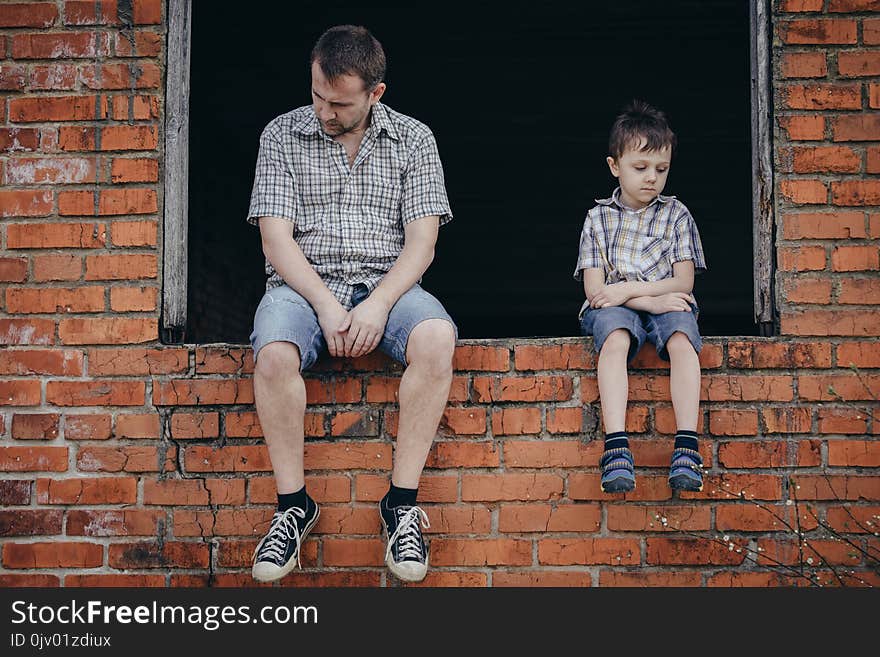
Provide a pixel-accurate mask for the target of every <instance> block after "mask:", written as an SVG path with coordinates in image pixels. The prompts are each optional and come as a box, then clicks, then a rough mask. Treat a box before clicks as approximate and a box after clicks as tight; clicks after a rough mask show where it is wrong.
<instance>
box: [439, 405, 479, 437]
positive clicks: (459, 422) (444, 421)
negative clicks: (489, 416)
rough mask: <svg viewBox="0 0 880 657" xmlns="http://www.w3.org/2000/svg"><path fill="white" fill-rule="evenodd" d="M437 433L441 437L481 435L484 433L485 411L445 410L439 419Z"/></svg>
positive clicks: (468, 409) (472, 409) (469, 409)
mask: <svg viewBox="0 0 880 657" xmlns="http://www.w3.org/2000/svg"><path fill="white" fill-rule="evenodd" d="M438 431H439V433H440V434H441V435H443V436H453V435H455V436H467V435H471V436H473V435H482V434H484V433H486V410H485V409H483V408H447V409H446V410H445V411H444V412H443V417H441V418H440V425H439V427H438Z"/></svg>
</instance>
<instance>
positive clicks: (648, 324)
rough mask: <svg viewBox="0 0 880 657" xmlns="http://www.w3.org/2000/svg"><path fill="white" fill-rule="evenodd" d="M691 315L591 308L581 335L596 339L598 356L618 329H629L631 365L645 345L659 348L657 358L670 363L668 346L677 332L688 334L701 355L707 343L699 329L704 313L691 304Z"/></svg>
mask: <svg viewBox="0 0 880 657" xmlns="http://www.w3.org/2000/svg"><path fill="white" fill-rule="evenodd" d="M690 306H691V312H684V311H681V310H676V311H673V312H668V313H661V314H659V315H652V314H651V313H646V312H642V311H638V310H633V309H632V308H627V307H625V306H609V307H608V308H587V309H586V310H585V311H584V314H583V315H582V316H581V333H582V334H583V335H592V336H593V347H594V348H595V350H596V353H597V354H598V353H599V352H600V351H601V350H602V345H603V344H604V343H605V339H606V338H607V337H608V336H609V335H610V334H611V332H612V331H614V330H615V329H626V330H627V331H629V333H630V335H631V336H632V339H631V340H630V343H629V354H628V355H627V358H626V359H627V362H629V361H631V360H632V359H633V358H635V356H636V354H637V353H639V349H641V348H642V345H643V344H645V341H646V340H647V341H648V342H651V343H653V344H654V346H656V347H657V354H658V355H659V356H660V358H662V359H663V360H666V361H668V360H669V352H668V351H667V350H666V342H667V341H668V340H669V338H671V337H672V334H673V333H675V332H676V331H680V332H682V333H684V334H685V335H686V336H687V338H688V340H690V342H691V344H692V345H693V347H694V351H696V352H697V353H700V349H702V348H703V341H702V340H701V339H700V331H699V329H698V328H697V317H698V316H699V314H700V309H699V308H698V307H697V306H696V304H693V303H691V304H690Z"/></svg>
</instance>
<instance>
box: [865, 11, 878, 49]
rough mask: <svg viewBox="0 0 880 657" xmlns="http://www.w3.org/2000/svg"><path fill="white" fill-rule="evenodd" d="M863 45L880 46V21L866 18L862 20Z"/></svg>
mask: <svg viewBox="0 0 880 657" xmlns="http://www.w3.org/2000/svg"><path fill="white" fill-rule="evenodd" d="M862 43H864V44H865V45H866V46H868V45H873V46H876V45H877V44H880V19H876V18H874V19H871V18H865V19H863V20H862Z"/></svg>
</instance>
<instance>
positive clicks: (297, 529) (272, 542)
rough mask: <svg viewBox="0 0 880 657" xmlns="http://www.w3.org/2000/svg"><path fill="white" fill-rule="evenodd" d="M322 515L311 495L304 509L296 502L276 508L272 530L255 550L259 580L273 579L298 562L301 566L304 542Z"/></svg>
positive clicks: (253, 573)
mask: <svg viewBox="0 0 880 657" xmlns="http://www.w3.org/2000/svg"><path fill="white" fill-rule="evenodd" d="M319 515H321V512H320V510H319V509H318V505H317V504H316V503H315V500H313V499H312V498H311V497H308V498H306V508H305V510H303V509H301V508H299V507H296V506H294V507H291V508H290V509H287V510H286V511H276V512H275V515H273V516H272V524H271V525H269V531H268V532H267V533H266V535H265V536H264V537H263V539H262V540H261V541H260V542H259V543H258V544H257V547H256V549H255V550H254V567H253V570H252V571H251V574H252V575H253V578H254V579H255V580H257V581H258V582H274V581H275V580H277V579H281V578H282V577H284V576H285V575H286V574H287V573H289V572H290V571H291V570H293V569H294V568H295V567H296V566H299V567H300V568H302V564H300V561H299V555H300V551H301V548H302V542H303V541H304V540H305V539H306V536H308V535H309V532H310V531H311V530H312V527H314V526H315V523H316V522H318V516H319Z"/></svg>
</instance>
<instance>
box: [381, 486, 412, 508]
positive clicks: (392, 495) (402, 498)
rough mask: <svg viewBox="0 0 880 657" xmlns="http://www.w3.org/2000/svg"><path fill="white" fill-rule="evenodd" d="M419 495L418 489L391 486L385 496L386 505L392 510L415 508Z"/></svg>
mask: <svg viewBox="0 0 880 657" xmlns="http://www.w3.org/2000/svg"><path fill="white" fill-rule="evenodd" d="M418 494H419V489H418V488H398V487H397V486H395V485H394V484H391V488H389V489H388V492H387V493H386V494H385V500H386V502H385V504H386V506H388V507H391V508H394V507H396V506H415V505H416V497H418Z"/></svg>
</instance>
